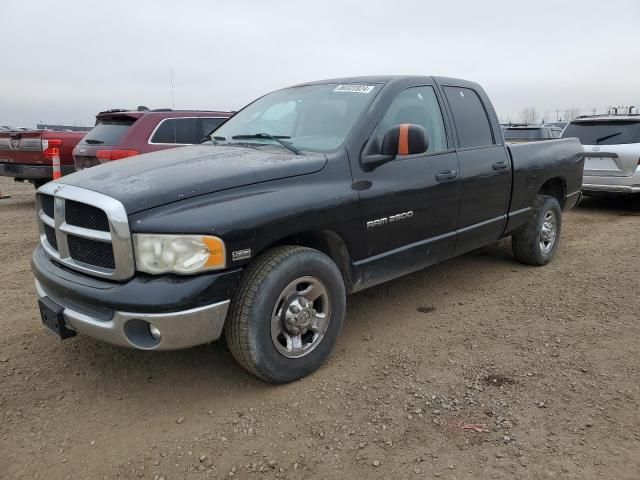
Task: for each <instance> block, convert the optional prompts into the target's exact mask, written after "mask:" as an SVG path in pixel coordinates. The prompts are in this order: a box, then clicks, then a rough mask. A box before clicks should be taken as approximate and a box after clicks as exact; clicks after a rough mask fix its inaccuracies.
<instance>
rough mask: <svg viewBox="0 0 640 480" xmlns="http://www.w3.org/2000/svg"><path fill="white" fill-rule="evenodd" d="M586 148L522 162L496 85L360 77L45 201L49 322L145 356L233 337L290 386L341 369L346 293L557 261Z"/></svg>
mask: <svg viewBox="0 0 640 480" xmlns="http://www.w3.org/2000/svg"><path fill="white" fill-rule="evenodd" d="M583 156H584V151H583V150H582V146H581V145H580V143H579V142H578V141H577V140H575V139H570V140H554V141H549V142H537V143H529V144H522V145H505V143H504V140H503V138H502V132H501V131H500V126H499V124H498V118H497V116H496V114H495V111H494V109H493V107H492V105H491V102H490V101H489V98H488V97H487V95H486V94H485V92H484V90H483V89H482V88H481V87H480V86H479V85H477V84H475V83H472V82H467V81H464V80H458V79H453V78H441V77H417V76H397V77H396V76H388V77H356V78H347V79H337V80H324V81H319V82H312V83H306V84H302V85H297V86H294V87H290V88H285V89H283V90H278V91H276V92H273V93H270V94H267V95H265V96H263V97H261V98H260V99H258V100H256V101H255V102H253V103H251V104H250V105H248V106H247V107H246V108H245V109H243V110H241V111H240V112H238V113H237V114H236V115H234V116H233V117H232V118H231V119H229V121H227V122H226V123H224V124H223V125H222V126H221V127H219V128H218V129H217V130H215V131H214V132H213V133H212V134H211V136H210V142H205V143H204V144H201V145H194V146H190V147H184V148H178V149H174V150H167V151H164V152H155V153H149V154H146V155H141V156H140V157H138V158H131V159H126V160H123V161H121V162H112V163H111V164H110V165H104V166H103V167H101V168H99V169H87V170H84V171H81V172H76V173H74V174H73V175H69V176H68V177H63V178H62V179H61V180H60V181H59V182H52V183H49V184H47V185H45V186H43V187H42V188H41V189H40V190H39V192H38V195H37V203H36V205H37V207H36V208H37V211H38V221H39V227H40V245H39V246H38V247H37V248H36V250H35V252H34V254H33V257H32V268H33V272H34V275H35V277H36V290H37V294H38V297H39V305H40V312H41V318H42V321H43V323H44V324H45V325H46V326H47V327H48V328H50V329H51V330H52V331H54V332H55V333H56V334H57V335H58V336H59V337H60V338H67V337H70V336H73V335H75V334H76V333H78V334H84V335H88V336H91V337H94V338H97V339H100V340H103V341H106V342H110V343H114V344H117V345H122V346H127V347H133V348H139V349H144V350H165V349H176V348H185V347H190V346H193V345H198V344H203V343H208V342H211V341H213V340H216V339H218V338H220V336H221V335H222V332H223V329H224V332H225V335H224V337H225V339H226V342H227V344H228V345H229V347H230V350H231V353H232V354H233V356H234V357H235V358H236V360H238V362H239V363H240V364H241V365H242V366H243V367H245V368H246V369H247V370H248V371H250V372H251V373H253V374H255V375H257V376H259V377H261V378H263V379H265V380H268V381H271V382H289V381H292V380H296V379H298V378H301V377H304V376H306V375H308V374H310V373H311V372H313V371H314V370H315V369H316V368H318V366H319V365H320V364H322V362H323V361H324V360H325V359H326V358H327V357H328V355H329V354H330V352H331V350H332V348H333V345H334V343H335V341H336V338H337V336H338V333H339V332H340V328H341V326H342V323H343V319H344V314H345V303H346V294H347V293H351V292H356V291H358V290H362V289H364V288H367V287H370V286H372V285H376V284H379V283H382V282H385V281H387V280H391V279H393V278H396V277H400V276H402V275H406V274H408V273H411V272H414V271H416V270H419V269H421V268H424V267H428V266H430V265H433V264H435V263H438V262H442V261H444V260H446V259H448V258H451V257H453V256H456V255H461V254H463V253H465V252H468V251H471V250H474V249H476V248H479V247H482V246H484V245H488V244H490V243H493V242H496V241H498V240H499V239H501V238H505V237H511V238H512V247H513V252H514V255H515V257H516V258H517V259H518V260H520V261H521V262H523V263H525V264H529V265H544V264H546V263H547V262H549V261H550V260H551V259H552V258H553V256H554V254H555V252H556V250H557V249H558V245H559V242H560V235H561V229H562V212H563V210H565V209H568V208H571V207H573V206H574V205H575V203H576V202H577V201H578V198H579V196H580V185H581V184H582V170H583Z"/></svg>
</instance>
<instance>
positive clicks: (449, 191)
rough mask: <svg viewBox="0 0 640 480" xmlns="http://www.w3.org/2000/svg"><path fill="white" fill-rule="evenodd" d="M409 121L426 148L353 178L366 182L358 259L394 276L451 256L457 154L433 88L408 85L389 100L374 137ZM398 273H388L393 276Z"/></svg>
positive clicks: (457, 183)
mask: <svg viewBox="0 0 640 480" xmlns="http://www.w3.org/2000/svg"><path fill="white" fill-rule="evenodd" d="M403 123H411V124H417V125H420V126H422V127H423V128H424V129H425V131H426V133H427V140H428V149H427V151H426V152H424V153H421V154H417V155H398V156H397V157H396V159H395V160H393V161H390V162H388V163H385V164H383V165H381V166H379V167H377V168H375V169H374V170H372V171H368V172H367V171H363V169H362V168H360V169H358V170H355V169H354V172H353V173H354V181H356V182H370V185H371V186H370V188H368V189H366V190H362V191H360V192H359V194H360V209H361V212H362V214H363V221H364V239H365V242H366V247H367V249H366V251H367V253H368V258H366V259H363V260H362V261H360V262H357V263H359V264H361V265H362V266H364V264H371V265H374V264H377V266H379V267H382V266H385V265H387V266H388V268H389V269H390V270H392V271H395V270H398V269H399V271H397V272H396V274H402V273H406V272H407V271H414V270H418V269H420V268H423V267H425V266H428V265H431V264H433V263H437V262H439V261H441V260H444V259H445V258H447V257H449V256H451V254H452V253H453V250H454V247H455V240H456V238H455V236H456V233H455V232H456V225H457V220H458V200H459V198H458V196H459V175H458V171H459V166H458V158H457V156H456V153H455V151H454V150H453V149H450V148H449V145H448V143H447V134H446V129H445V122H444V119H443V115H442V110H441V108H440V103H439V101H438V97H437V95H436V92H435V89H434V87H433V86H430V85H423V86H416V87H410V88H407V89H406V90H403V91H402V92H400V93H399V94H398V95H397V96H396V98H395V99H394V100H393V101H392V103H391V105H390V106H389V109H388V110H387V112H386V113H385V115H384V117H383V118H382V120H381V122H380V124H379V126H378V128H377V130H376V132H375V133H374V135H376V136H377V138H378V139H381V138H382V137H383V136H384V134H385V132H387V131H388V130H389V129H391V128H392V127H393V126H396V125H399V124H403ZM396 274H393V275H389V278H391V277H392V276H397V275H396Z"/></svg>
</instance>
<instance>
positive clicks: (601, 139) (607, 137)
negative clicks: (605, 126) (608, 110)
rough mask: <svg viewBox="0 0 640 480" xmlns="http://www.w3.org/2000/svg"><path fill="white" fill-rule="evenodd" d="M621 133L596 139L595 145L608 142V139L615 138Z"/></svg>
mask: <svg viewBox="0 0 640 480" xmlns="http://www.w3.org/2000/svg"><path fill="white" fill-rule="evenodd" d="M621 133H622V132H617V133H612V134H611V135H605V136H604V137H600V138H598V139H596V143H600V142H602V141H603V140H608V139H610V138H613V137H617V136H618V135H620V134H621Z"/></svg>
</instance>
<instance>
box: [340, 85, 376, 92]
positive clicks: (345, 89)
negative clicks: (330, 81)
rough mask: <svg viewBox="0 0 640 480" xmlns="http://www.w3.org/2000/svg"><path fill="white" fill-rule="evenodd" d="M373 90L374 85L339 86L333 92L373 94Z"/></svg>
mask: <svg viewBox="0 0 640 480" xmlns="http://www.w3.org/2000/svg"><path fill="white" fill-rule="evenodd" d="M373 89H374V86H373V85H338V86H337V87H336V88H334V89H333V91H334V92H348V93H371V92H372V90H373Z"/></svg>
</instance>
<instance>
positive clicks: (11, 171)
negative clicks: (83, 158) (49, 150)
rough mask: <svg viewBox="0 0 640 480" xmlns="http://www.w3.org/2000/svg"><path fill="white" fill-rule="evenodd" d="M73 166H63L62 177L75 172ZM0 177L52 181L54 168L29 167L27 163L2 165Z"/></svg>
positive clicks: (0, 165)
mask: <svg viewBox="0 0 640 480" xmlns="http://www.w3.org/2000/svg"><path fill="white" fill-rule="evenodd" d="M75 171H76V169H75V167H74V166H73V165H61V166H60V172H61V173H62V175H68V174H70V173H73V172H75ZM0 176H3V177H15V178H22V179H25V180H51V179H52V178H53V167H52V166H51V165H29V164H25V163H0Z"/></svg>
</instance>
